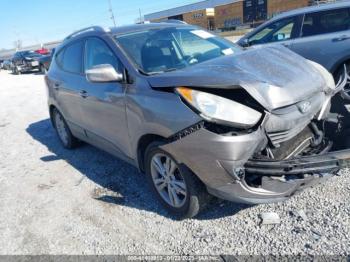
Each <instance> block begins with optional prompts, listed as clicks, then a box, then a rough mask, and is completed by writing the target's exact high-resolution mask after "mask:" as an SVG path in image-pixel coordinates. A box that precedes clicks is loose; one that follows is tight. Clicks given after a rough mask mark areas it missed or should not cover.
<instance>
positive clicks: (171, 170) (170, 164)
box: [151, 153, 187, 208]
mask: <svg viewBox="0 0 350 262" xmlns="http://www.w3.org/2000/svg"><path fill="white" fill-rule="evenodd" d="M151 175H152V181H153V184H154V186H155V188H156V189H157V191H158V193H159V195H160V196H161V197H162V199H163V200H164V201H165V202H166V203H167V204H169V205H170V206H172V207H175V208H180V207H182V206H183V205H184V204H185V203H186V196H187V187H186V182H185V179H184V178H183V176H182V175H181V172H180V169H179V167H178V165H177V164H176V162H175V161H174V160H173V159H171V158H170V157H169V156H167V155H165V154H162V153H157V154H155V155H154V156H153V157H152V160H151Z"/></svg>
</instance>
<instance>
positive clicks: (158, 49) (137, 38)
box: [115, 27, 241, 74]
mask: <svg viewBox="0 0 350 262" xmlns="http://www.w3.org/2000/svg"><path fill="white" fill-rule="evenodd" d="M115 38H116V40H117V41H118V42H119V44H120V45H121V46H122V48H123V49H124V50H125V52H126V53H127V54H128V55H129V57H130V58H131V59H132V60H133V61H134V63H135V64H137V66H138V67H139V69H140V70H141V71H142V72H144V73H146V74H155V73H162V72H167V71H172V70H177V69H181V68H185V67H188V66H192V65H195V64H198V63H202V62H204V61H208V60H210V59H214V58H217V57H220V56H225V55H232V54H235V53H238V52H241V49H240V48H239V47H238V46H237V45H235V44H233V43H232V42H230V41H228V40H225V39H222V38H220V37H217V36H215V35H213V34H211V33H209V32H207V31H205V30H201V29H197V28H175V27H172V28H166V29H164V28H163V29H159V28H158V29H149V30H146V31H138V32H133V33H128V34H123V35H117V36H115Z"/></svg>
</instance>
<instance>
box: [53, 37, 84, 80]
mask: <svg viewBox="0 0 350 262" xmlns="http://www.w3.org/2000/svg"><path fill="white" fill-rule="evenodd" d="M82 54H83V42H82V41H79V42H76V43H73V44H71V45H68V46H67V47H65V48H64V49H63V50H61V51H60V52H59V53H58V54H57V55H56V61H57V64H58V65H59V66H60V67H62V69H63V70H65V71H67V72H70V73H74V74H81V73H82V71H83V70H82V63H83V62H82V57H83V56H82Z"/></svg>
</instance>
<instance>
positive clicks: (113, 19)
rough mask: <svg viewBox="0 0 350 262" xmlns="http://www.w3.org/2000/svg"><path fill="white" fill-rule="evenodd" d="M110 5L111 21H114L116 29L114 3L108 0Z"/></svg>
mask: <svg viewBox="0 0 350 262" xmlns="http://www.w3.org/2000/svg"><path fill="white" fill-rule="evenodd" d="M108 3H109V12H110V13H111V19H112V21H113V24H114V27H116V26H117V25H116V23H115V18H114V14H113V9H112V2H111V0H108Z"/></svg>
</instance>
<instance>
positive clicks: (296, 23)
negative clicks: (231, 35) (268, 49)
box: [238, 1, 350, 81]
mask: <svg viewBox="0 0 350 262" xmlns="http://www.w3.org/2000/svg"><path fill="white" fill-rule="evenodd" d="M238 44H239V45H241V46H244V47H247V46H256V45H263V44H264V45H266V44H267V45H275V44H282V45H284V46H286V47H288V48H289V49H291V50H292V51H294V52H296V53H298V54H300V55H301V56H303V57H305V58H307V59H310V60H312V61H315V62H317V63H319V64H321V65H323V66H324V67H325V68H326V69H327V70H328V71H329V72H331V73H332V74H333V75H334V76H336V78H337V77H338V75H339V72H342V70H343V65H344V64H346V65H348V70H350V2H349V1H345V2H341V3H333V4H325V5H320V6H314V7H306V8H302V9H297V10H293V11H290V12H286V13H283V14H281V15H279V16H276V17H274V18H273V19H271V20H269V21H268V22H266V23H264V24H262V25H261V26H259V27H258V28H256V29H255V30H253V31H252V32H250V33H248V34H247V35H245V36H244V37H243V38H241V39H240V40H239V41H238ZM349 81H350V79H349Z"/></svg>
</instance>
